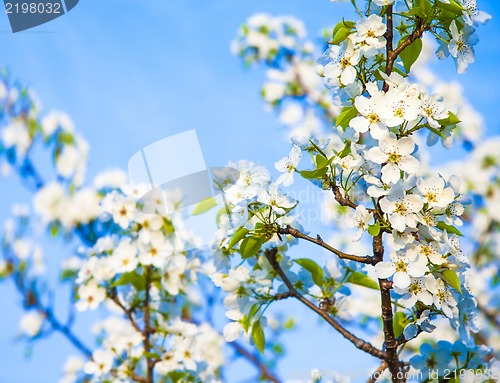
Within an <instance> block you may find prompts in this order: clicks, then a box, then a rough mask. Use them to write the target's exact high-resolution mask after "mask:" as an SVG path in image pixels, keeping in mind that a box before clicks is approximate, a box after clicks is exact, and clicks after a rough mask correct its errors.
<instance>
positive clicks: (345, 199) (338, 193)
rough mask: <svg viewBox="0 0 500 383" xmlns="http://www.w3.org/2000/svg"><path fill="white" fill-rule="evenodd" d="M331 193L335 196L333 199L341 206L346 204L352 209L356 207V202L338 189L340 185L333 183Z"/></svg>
mask: <svg viewBox="0 0 500 383" xmlns="http://www.w3.org/2000/svg"><path fill="white" fill-rule="evenodd" d="M332 191H333V195H334V196H335V200H336V201H337V202H338V203H339V204H340V205H341V206H348V207H352V208H353V209H356V208H357V207H358V205H357V204H355V203H354V202H352V201H351V199H350V198H349V196H348V195H347V194H346V195H342V192H341V191H340V187H339V186H338V185H334V186H333V188H332Z"/></svg>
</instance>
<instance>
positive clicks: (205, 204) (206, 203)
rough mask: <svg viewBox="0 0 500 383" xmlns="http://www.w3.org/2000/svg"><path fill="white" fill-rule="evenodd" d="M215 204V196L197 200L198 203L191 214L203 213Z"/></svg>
mask: <svg viewBox="0 0 500 383" xmlns="http://www.w3.org/2000/svg"><path fill="white" fill-rule="evenodd" d="M216 205H217V202H216V201H215V198H213V197H210V198H207V199H204V200H203V201H201V202H199V203H198V205H196V206H195V208H194V209H193V213H192V214H193V215H200V214H203V213H205V212H207V211H209V210H210V209H211V208H213V207H214V206H216Z"/></svg>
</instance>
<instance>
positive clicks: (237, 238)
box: [227, 226, 250, 250]
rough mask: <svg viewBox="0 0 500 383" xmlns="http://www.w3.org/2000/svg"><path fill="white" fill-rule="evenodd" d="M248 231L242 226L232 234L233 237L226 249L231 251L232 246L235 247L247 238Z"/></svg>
mask: <svg viewBox="0 0 500 383" xmlns="http://www.w3.org/2000/svg"><path fill="white" fill-rule="evenodd" d="M249 231H250V230H248V229H247V228H246V227H243V226H242V227H240V228H239V229H238V230H236V233H234V235H233V237H232V238H231V240H230V241H229V244H228V245H227V249H228V250H229V249H232V248H233V247H234V245H236V244H237V243H238V242H239V241H241V240H242V239H243V238H245V237H246V236H247V234H248V232H249Z"/></svg>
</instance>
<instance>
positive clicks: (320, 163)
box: [316, 154, 328, 169]
mask: <svg viewBox="0 0 500 383" xmlns="http://www.w3.org/2000/svg"><path fill="white" fill-rule="evenodd" d="M327 165H328V159H327V158H325V157H323V155H321V154H316V166H317V167H318V169H320V168H324V167H325V166H327Z"/></svg>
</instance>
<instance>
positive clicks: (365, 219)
mask: <svg viewBox="0 0 500 383" xmlns="http://www.w3.org/2000/svg"><path fill="white" fill-rule="evenodd" d="M372 222H373V213H372V212H369V211H368V210H367V209H366V207H364V206H363V205H358V206H357V207H356V212H355V213H354V214H352V215H351V216H350V217H349V221H348V224H349V225H350V226H351V227H354V228H357V229H359V230H358V231H357V232H356V234H355V235H354V238H353V241H359V240H360V239H361V236H362V235H363V233H364V232H365V231H366V230H368V226H369V225H370V223H372Z"/></svg>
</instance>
